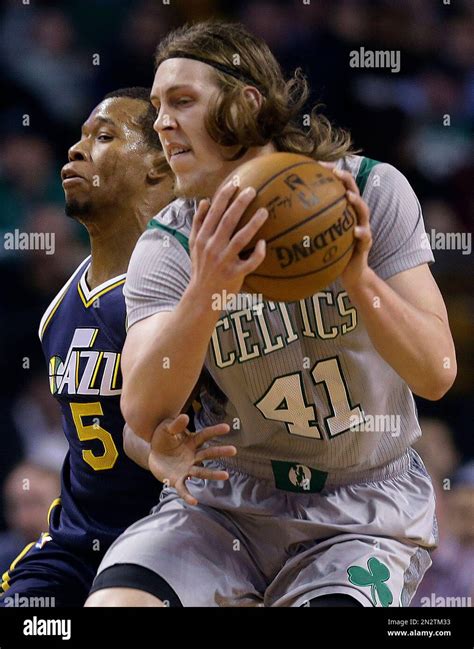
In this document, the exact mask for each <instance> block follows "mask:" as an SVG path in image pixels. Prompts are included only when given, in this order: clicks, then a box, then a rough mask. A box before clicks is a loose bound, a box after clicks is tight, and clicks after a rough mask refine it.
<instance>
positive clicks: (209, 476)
mask: <svg viewBox="0 0 474 649" xmlns="http://www.w3.org/2000/svg"><path fill="white" fill-rule="evenodd" d="M189 475H190V476H192V477H193V478H200V479H201V480H228V479H229V474H228V473H227V471H219V470H218V469H206V467H203V466H193V468H192V469H191V470H190V471H189Z"/></svg>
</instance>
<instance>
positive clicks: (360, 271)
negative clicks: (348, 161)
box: [333, 169, 372, 291]
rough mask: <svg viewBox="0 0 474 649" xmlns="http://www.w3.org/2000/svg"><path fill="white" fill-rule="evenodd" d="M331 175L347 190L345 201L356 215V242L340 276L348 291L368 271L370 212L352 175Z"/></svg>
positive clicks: (370, 240)
mask: <svg viewBox="0 0 474 649" xmlns="http://www.w3.org/2000/svg"><path fill="white" fill-rule="evenodd" d="M333 173H334V175H335V176H336V178H338V179H339V180H340V181H341V182H342V183H343V184H344V186H345V188H346V190H347V192H346V196H347V200H348V202H349V203H350V204H351V205H352V207H353V208H354V210H355V213H356V215H357V225H356V226H355V228H354V238H355V240H356V242H355V246H354V252H353V253H352V257H351V259H350V261H349V263H348V264H347V266H346V268H345V269H344V271H343V272H342V275H341V280H342V283H343V285H344V288H345V289H346V290H348V291H349V290H350V289H351V287H353V286H357V285H360V283H361V282H363V281H364V276H365V274H366V272H367V271H368V270H369V264H368V258H369V250H370V248H371V247H372V232H371V229H370V224H369V218H370V210H369V206H368V205H367V203H366V202H365V201H364V199H363V198H362V196H361V195H360V192H359V188H358V187H357V184H356V182H355V180H354V177H353V176H352V174H350V173H349V172H348V171H342V170H340V169H333Z"/></svg>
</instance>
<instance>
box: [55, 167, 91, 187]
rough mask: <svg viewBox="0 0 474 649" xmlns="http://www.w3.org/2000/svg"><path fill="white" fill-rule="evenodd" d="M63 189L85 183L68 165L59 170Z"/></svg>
mask: <svg viewBox="0 0 474 649" xmlns="http://www.w3.org/2000/svg"><path fill="white" fill-rule="evenodd" d="M61 178H62V181H63V187H69V186H71V185H73V184H75V183H80V182H85V180H86V179H85V178H84V176H81V175H80V174H78V173H77V171H75V170H74V169H73V168H72V167H70V166H69V165H65V166H64V167H63V168H62V170H61Z"/></svg>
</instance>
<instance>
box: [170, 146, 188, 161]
mask: <svg viewBox="0 0 474 649" xmlns="http://www.w3.org/2000/svg"><path fill="white" fill-rule="evenodd" d="M166 152H167V154H168V160H169V162H170V164H171V163H172V162H178V161H181V160H184V159H185V158H186V157H189V155H190V154H191V153H192V149H191V147H188V146H184V145H182V144H169V145H168V146H167V147H166Z"/></svg>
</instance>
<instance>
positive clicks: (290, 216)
mask: <svg viewBox="0 0 474 649" xmlns="http://www.w3.org/2000/svg"><path fill="white" fill-rule="evenodd" d="M232 176H233V179H234V182H238V183H239V187H240V189H245V188H246V187H249V186H252V187H254V188H255V189H256V190H257V196H256V197H255V199H254V200H253V201H252V202H251V203H250V205H249V207H248V208H247V210H246V211H245V213H244V214H243V216H242V219H241V220H240V222H239V225H238V228H237V229H240V228H241V227H243V226H244V225H245V224H246V223H247V222H248V221H249V219H250V218H251V217H252V216H253V214H254V213H255V211H256V210H257V209H258V208H259V207H266V208H267V209H268V213H269V216H268V219H267V220H266V222H265V223H264V224H263V226H262V227H261V228H260V230H259V231H258V233H257V235H256V236H255V237H254V238H253V239H252V241H251V242H250V243H249V245H248V246H246V248H245V249H244V250H243V251H242V253H241V256H242V258H246V257H248V255H249V254H251V252H252V250H253V249H254V246H255V245H256V243H257V241H258V240H259V239H265V240H266V242H267V251H266V256H265V259H264V261H263V262H262V263H261V264H260V266H259V267H258V268H257V269H256V270H255V271H254V272H253V273H252V274H250V275H247V277H246V279H245V283H244V286H243V288H242V290H243V291H248V292H251V293H261V294H262V295H263V296H264V298H266V299H268V300H274V301H277V302H293V301H296V300H301V299H304V298H306V297H310V296H311V295H314V293H316V292H317V291H319V290H321V289H323V288H325V287H326V286H328V285H329V284H331V282H333V281H334V280H335V279H336V278H337V277H338V276H339V275H340V274H341V273H342V271H343V270H344V268H345V267H346V265H347V263H348V262H349V259H350V257H351V255H352V249H353V247H354V226H355V225H356V223H357V219H356V215H355V211H354V210H353V208H352V206H351V205H350V204H349V203H348V202H347V200H346V191H345V188H344V185H343V184H342V182H341V181H340V180H338V179H337V178H336V177H335V176H334V174H333V173H332V171H331V170H330V169H327V168H326V167H323V166H322V165H321V164H319V163H318V162H316V160H313V159H312V158H308V157H306V156H304V155H297V154H294V153H272V154H270V155H265V156H261V157H258V158H254V159H253V160H250V161H249V162H246V163H244V164H243V165H241V166H240V167H238V168H237V169H236V170H235V171H234V172H233V174H232Z"/></svg>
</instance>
